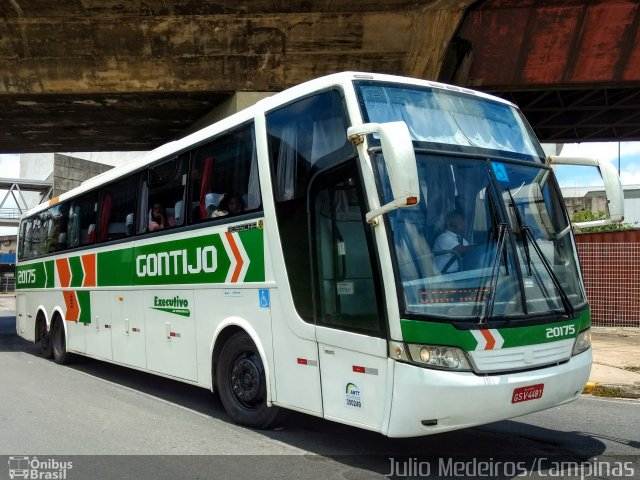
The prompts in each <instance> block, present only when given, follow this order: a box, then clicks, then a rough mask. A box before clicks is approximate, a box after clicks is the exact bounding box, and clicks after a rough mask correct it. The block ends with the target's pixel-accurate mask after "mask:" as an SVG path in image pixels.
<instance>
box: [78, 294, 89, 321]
mask: <svg viewBox="0 0 640 480" xmlns="http://www.w3.org/2000/svg"><path fill="white" fill-rule="evenodd" d="M76 295H77V296H78V305H80V318H79V319H78V321H79V322H80V323H91V292H90V291H89V290H78V291H76Z"/></svg>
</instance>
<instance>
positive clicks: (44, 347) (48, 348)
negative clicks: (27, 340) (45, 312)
mask: <svg viewBox="0 0 640 480" xmlns="http://www.w3.org/2000/svg"><path fill="white" fill-rule="evenodd" d="M36 325H37V327H36V332H37V333H36V338H37V339H38V341H39V342H40V354H41V355H42V356H43V357H44V358H51V357H53V345H52V343H51V333H50V332H48V331H47V323H46V321H45V319H44V317H43V316H42V315H38V319H37V321H36Z"/></svg>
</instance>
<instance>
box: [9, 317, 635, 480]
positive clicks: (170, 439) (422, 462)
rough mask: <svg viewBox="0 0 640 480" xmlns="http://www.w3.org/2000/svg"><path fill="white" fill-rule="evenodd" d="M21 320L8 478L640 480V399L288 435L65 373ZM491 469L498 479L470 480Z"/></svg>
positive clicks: (206, 403)
mask: <svg viewBox="0 0 640 480" xmlns="http://www.w3.org/2000/svg"><path fill="white" fill-rule="evenodd" d="M3 313H5V314H10V313H12V312H0V315H2V314H3ZM14 322H15V319H14V317H11V316H6V317H0V456H2V455H4V456H5V457H0V479H2V478H5V477H6V478H8V474H9V468H10V467H11V466H12V465H13V466H15V462H16V460H15V458H14V460H11V461H9V460H10V459H9V456H14V457H15V456H28V457H29V458H30V459H31V460H32V459H33V457H34V456H37V458H38V462H45V461H48V462H50V463H48V464H46V465H45V466H40V470H41V471H42V470H45V471H46V469H47V468H49V467H51V466H53V467H52V468H54V469H55V468H57V467H58V464H55V463H51V461H58V462H62V461H70V462H72V463H73V468H72V469H69V470H68V471H66V472H65V474H66V478H68V479H75V478H91V479H93V478H129V477H132V476H133V475H132V474H135V478H154V479H155V478H296V479H305V478H309V479H320V478H345V479H350V480H351V479H360V478H384V477H383V476H384V475H385V474H387V473H391V472H392V471H393V472H394V473H395V476H396V477H397V478H404V477H421V476H427V475H426V474H427V473H428V474H429V475H430V478H442V477H447V478H469V477H472V476H475V478H480V477H483V478H513V477H516V476H518V475H520V474H523V475H525V474H526V475H529V476H533V477H534V478H536V477H543V476H556V477H557V475H553V473H554V472H555V470H553V469H554V465H556V463H555V462H560V461H564V462H575V464H576V465H585V464H586V462H592V463H593V462H596V463H597V462H604V463H606V465H609V467H607V468H610V467H611V465H613V466H619V467H620V468H623V469H624V468H625V467H626V468H627V470H623V471H621V473H623V474H625V473H632V474H633V475H631V476H629V475H627V476H626V478H640V460H639V459H640V428H639V424H640V421H639V418H640V401H638V400H618V399H602V398H594V397H588V396H583V397H582V398H580V399H579V400H578V401H577V402H574V403H572V404H569V405H565V406H562V407H557V408H554V409H551V410H548V411H545V412H539V413H536V414H531V415H527V416H525V417H521V418H519V419H515V420H510V421H503V422H498V423H494V424H490V425H486V426H482V427H477V428H471V429H467V430H462V431H458V432H451V433H446V434H441V435H435V436H429V437H421V438H413V439H389V438H386V437H383V436H381V435H379V434H375V433H372V432H367V431H363V430H359V429H356V428H351V427H348V426H344V425H339V424H336V423H333V422H329V421H325V420H322V419H318V418H314V417H311V416H307V415H302V414H298V413H294V412H291V413H290V414H289V415H288V417H287V418H286V419H285V420H284V422H283V424H282V426H280V427H278V428H276V429H273V430H267V431H257V430H251V429H247V428H244V427H239V426H237V425H235V424H233V423H232V422H231V421H230V420H229V418H228V417H227V415H226V414H225V412H224V410H223V408H222V405H221V404H220V402H219V400H218V398H217V396H215V395H212V394H211V393H210V392H209V391H207V390H204V389H200V388H197V387H193V386H190V385H186V384H183V383H180V382H175V381H171V380H167V379H164V378H160V377H156V376H153V375H149V374H145V373H141V372H137V371H134V370H130V369H126V368H122V367H118V366H114V365H110V364H108V363H104V362H100V361H96V360H91V359H86V358H78V359H77V361H76V362H74V363H73V364H72V365H69V366H59V365H56V364H55V363H53V362H51V361H49V360H45V359H43V358H41V357H40V356H39V353H38V347H37V346H36V345H34V344H31V343H29V342H27V341H24V340H23V339H21V338H19V337H18V336H17V335H16V334H15V323H14ZM3 458H5V459H7V461H4V460H3ZM452 459H453V460H452ZM31 460H30V461H31ZM481 461H483V462H488V463H487V465H488V467H487V468H489V469H490V470H486V471H485V472H484V473H487V474H491V473H493V474H494V475H482V474H481V473H482V472H480V471H479V470H469V469H470V468H471V469H473V468H476V469H477V468H479V467H478V465H477V462H481ZM11 462H14V463H13V464H12V463H11ZM451 462H454V463H451ZM456 462H458V463H456ZM616 462H618V463H619V464H620V465H618V463H616ZM625 462H631V463H630V464H626V463H625ZM5 466H6V467H5ZM36 466H37V464H36ZM600 466H602V465H600ZM457 467H459V469H458V470H455V468H457ZM596 468H597V467H596ZM443 469H444V470H443ZM601 470H602V468H601ZM631 470H633V471H632V472H631ZM576 473H578V472H576ZM587 473H589V472H587ZM592 473H602V471H593V472H592ZM614 473H615V472H614ZM473 474H475V475H473ZM582 474H583V475H582V477H583V478H614V476H610V477H607V476H606V475H605V476H603V475H600V476H589V475H584V470H582ZM562 478H580V475H578V476H575V477H574V476H566V477H562Z"/></svg>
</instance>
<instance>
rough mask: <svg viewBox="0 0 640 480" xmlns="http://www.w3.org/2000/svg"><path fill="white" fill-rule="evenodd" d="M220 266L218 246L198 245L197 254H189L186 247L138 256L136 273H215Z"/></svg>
mask: <svg viewBox="0 0 640 480" xmlns="http://www.w3.org/2000/svg"><path fill="white" fill-rule="evenodd" d="M217 268H218V252H217V250H216V247H214V246H212V245H210V246H208V247H198V248H196V250H195V254H193V253H192V254H191V255H189V253H188V251H187V250H186V249H183V250H171V251H169V252H160V253H149V254H146V255H138V256H137V257H136V275H137V276H138V277H147V276H148V277H156V276H162V275H184V274H198V273H201V272H205V273H213V272H215V271H216V269H217Z"/></svg>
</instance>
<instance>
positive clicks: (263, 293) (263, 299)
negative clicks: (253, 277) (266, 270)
mask: <svg viewBox="0 0 640 480" xmlns="http://www.w3.org/2000/svg"><path fill="white" fill-rule="evenodd" d="M258 300H259V301H260V308H270V307H271V300H270V299H269V290H267V289H266V288H262V289H260V290H258Z"/></svg>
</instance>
